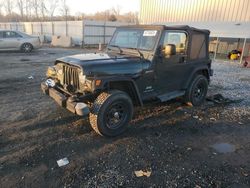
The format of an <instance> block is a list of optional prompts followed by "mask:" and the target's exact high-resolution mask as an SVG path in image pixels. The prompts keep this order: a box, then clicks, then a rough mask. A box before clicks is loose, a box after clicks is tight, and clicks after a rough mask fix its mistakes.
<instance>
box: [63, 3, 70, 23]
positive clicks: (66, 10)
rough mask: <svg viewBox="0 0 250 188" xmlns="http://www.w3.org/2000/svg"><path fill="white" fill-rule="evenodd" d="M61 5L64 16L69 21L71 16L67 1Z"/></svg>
mask: <svg viewBox="0 0 250 188" xmlns="http://www.w3.org/2000/svg"><path fill="white" fill-rule="evenodd" d="M61 3H62V5H61V12H62V16H64V17H65V20H66V21H67V17H68V15H69V6H68V5H67V0H61Z"/></svg>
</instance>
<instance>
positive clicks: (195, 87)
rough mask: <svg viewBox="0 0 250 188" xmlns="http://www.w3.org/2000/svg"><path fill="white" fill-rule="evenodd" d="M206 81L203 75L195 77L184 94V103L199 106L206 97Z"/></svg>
mask: <svg viewBox="0 0 250 188" xmlns="http://www.w3.org/2000/svg"><path fill="white" fill-rule="evenodd" d="M207 89H208V80H207V78H206V77H205V76H204V75H197V76H196V77H195V78H194V79H193V81H192V83H191V85H190V86H189V88H188V90H187V91H186V94H185V102H191V103H192V105H193V106H199V105H201V104H202V103H203V102H204V101H205V99H206V95H207Z"/></svg>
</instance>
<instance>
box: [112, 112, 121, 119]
mask: <svg viewBox="0 0 250 188" xmlns="http://www.w3.org/2000/svg"><path fill="white" fill-rule="evenodd" d="M113 116H114V118H115V119H117V120H118V119H120V114H119V112H115V113H114V114H113Z"/></svg>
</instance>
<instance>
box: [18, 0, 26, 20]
mask: <svg viewBox="0 0 250 188" xmlns="http://www.w3.org/2000/svg"><path fill="white" fill-rule="evenodd" d="M24 7H25V2H24V0H17V8H18V11H19V14H20V16H21V19H22V20H23V18H24Z"/></svg>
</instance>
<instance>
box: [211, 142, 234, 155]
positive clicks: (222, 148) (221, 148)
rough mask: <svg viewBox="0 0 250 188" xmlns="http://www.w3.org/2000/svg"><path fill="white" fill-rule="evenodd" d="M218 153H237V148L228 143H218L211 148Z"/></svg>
mask: <svg viewBox="0 0 250 188" xmlns="http://www.w3.org/2000/svg"><path fill="white" fill-rule="evenodd" d="M211 147H212V148H213V149H215V150H216V151H217V152H218V153H232V152H234V151H235V146H234V145H232V144H228V143H218V144H214V145H212V146H211Z"/></svg>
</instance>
